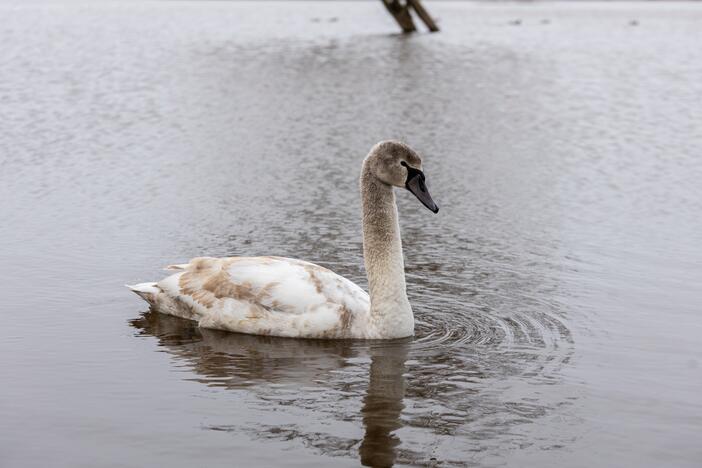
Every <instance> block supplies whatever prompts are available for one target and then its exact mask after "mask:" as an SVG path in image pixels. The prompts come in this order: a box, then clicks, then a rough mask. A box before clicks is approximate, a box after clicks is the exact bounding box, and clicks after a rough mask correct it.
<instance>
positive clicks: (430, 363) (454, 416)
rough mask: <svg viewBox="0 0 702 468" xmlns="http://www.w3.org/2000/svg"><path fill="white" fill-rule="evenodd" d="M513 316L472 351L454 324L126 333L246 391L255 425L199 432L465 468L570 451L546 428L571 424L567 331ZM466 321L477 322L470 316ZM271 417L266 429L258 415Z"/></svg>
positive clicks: (157, 325)
mask: <svg viewBox="0 0 702 468" xmlns="http://www.w3.org/2000/svg"><path fill="white" fill-rule="evenodd" d="M436 315H437V313H434V314H433V315H432V317H433V316H436ZM512 317H514V319H513V320H508V319H504V320H503V321H502V322H499V323H500V324H501V325H503V327H499V328H497V327H494V328H489V327H487V326H485V327H483V328H474V329H473V330H472V333H471V330H466V331H465V333H464V335H465V337H468V338H470V337H472V338H473V339H474V340H475V341H476V342H478V343H463V342H462V341H461V340H459V339H455V337H454V335H453V334H454V333H457V330H458V331H459V332H460V327H459V326H458V325H457V326H455V327H453V328H452V329H451V330H450V332H447V333H445V334H442V333H438V335H437V333H436V328H437V327H436V326H435V324H433V325H430V326H428V325H427V324H425V323H423V322H421V321H420V322H418V325H417V329H418V330H419V333H418V337H416V338H415V339H414V340H412V339H408V340H399V341H397V340H389V341H375V342H369V341H365V342H364V341H348V340H329V341H323V340H299V339H288V338H275V337H269V336H254V335H242V334H235V333H228V332H222V331H217V330H208V329H200V328H198V327H197V325H196V324H195V322H191V321H188V320H183V319H179V318H176V317H171V316H166V315H161V314H158V313H155V312H147V313H145V314H143V315H142V316H141V317H140V318H138V319H135V320H133V321H131V325H132V326H133V327H135V328H136V329H137V330H138V335H140V336H147V337H155V338H156V339H157V340H158V344H159V346H160V348H161V349H164V350H166V351H167V352H168V353H169V354H170V355H172V356H173V357H174V358H175V359H176V360H177V361H178V363H177V364H178V365H179V367H185V368H187V369H189V370H190V371H191V372H189V373H188V374H187V378H188V379H189V380H195V381H198V382H201V383H202V384H205V385H207V386H210V387H219V388H224V389H227V390H245V392H243V393H242V394H241V397H242V398H243V400H244V403H243V404H244V405H245V407H246V408H247V409H248V410H250V411H252V412H254V414H256V417H254V418H253V419H254V420H255V421H256V422H254V423H251V422H243V420H244V419H247V418H244V417H241V415H240V417H239V419H237V420H234V421H231V420H226V421H225V422H224V424H218V425H210V426H207V427H206V429H210V430H216V431H229V432H236V433H245V434H247V435H248V436H250V437H252V438H255V439H269V440H278V441H291V443H294V444H297V443H299V444H302V445H304V446H305V447H307V448H309V449H312V450H313V451H314V452H317V453H321V454H324V455H327V456H342V457H360V460H361V463H362V464H364V465H367V466H391V465H393V464H395V463H396V464H420V465H432V464H436V463H441V464H442V466H465V462H466V460H473V461H475V460H479V459H481V457H482V458H489V457H491V456H498V455H500V454H504V451H505V450H506V449H510V450H517V451H521V450H525V448H528V447H532V446H533V447H536V448H539V450H541V448H543V447H546V448H559V447H563V446H567V444H568V443H569V442H572V440H571V439H572V437H571V438H570V439H568V437H567V434H569V433H570V432H569V430H562V429H563V428H562V427H561V426H559V425H557V424H553V421H554V420H561V421H563V423H564V424H571V423H572V421H573V418H572V417H570V416H569V415H568V407H569V406H570V405H571V404H572V403H573V401H574V399H575V397H574V396H573V395H572V394H570V392H569V391H568V387H567V386H566V387H564V386H563V380H562V375H561V374H562V370H563V368H564V366H567V365H568V361H569V359H570V356H571V354H572V345H571V343H572V341H571V340H570V335H569V332H568V330H567V329H565V328H563V327H561V326H559V325H560V322H558V321H556V320H555V319H550V318H549V317H548V316H545V315H544V316H543V317H540V319H539V320H538V322H537V321H536V320H534V319H532V320H526V319H525V318H524V317H523V316H520V315H518V314H513V315H512ZM473 320H474V322H473V323H474V324H478V325H479V324H480V323H481V322H480V316H479V315H478V314H476V315H474V317H473ZM487 323H490V322H487ZM459 325H460V324H459ZM537 325H538V326H537ZM502 329H504V330H507V332H506V333H504V335H503V336H501V335H500V333H499V330H502ZM452 338H453V339H452ZM468 338H465V339H468ZM182 364H184V366H183V365H182ZM548 387H551V388H553V391H547V388H548ZM271 411H276V413H275V424H274V425H270V424H266V423H264V422H263V421H265V420H266V419H268V420H270V419H269V418H259V417H258V416H259V415H263V414H268V413H270V412H271ZM546 416H549V419H548V420H549V421H551V424H548V425H539V427H540V428H541V432H540V433H539V434H538V435H536V436H535V435H534V434H531V433H529V432H528V431H526V430H523V429H522V428H524V427H534V426H533V425H532V424H533V423H534V422H536V421H538V420H540V419H543V418H544V417H546ZM223 417H226V415H223ZM248 419H251V418H248ZM332 422H333V424H331V423H332ZM576 424H577V421H576ZM359 428H362V429H361V430H359ZM434 457H436V460H433V458H434Z"/></svg>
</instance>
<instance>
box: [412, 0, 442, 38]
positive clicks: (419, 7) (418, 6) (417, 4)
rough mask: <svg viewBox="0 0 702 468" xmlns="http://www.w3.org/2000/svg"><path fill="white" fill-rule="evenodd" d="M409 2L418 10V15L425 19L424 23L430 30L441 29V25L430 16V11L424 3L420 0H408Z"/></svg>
mask: <svg viewBox="0 0 702 468" xmlns="http://www.w3.org/2000/svg"><path fill="white" fill-rule="evenodd" d="M407 4H408V5H409V6H411V7H412V8H414V11H416V12H417V15H418V16H419V17H420V18H421V19H422V21H424V24H426V25H427V28H429V31H431V32H438V31H439V27H438V26H437V25H436V23H435V22H434V20H433V19H432V17H431V16H429V12H428V11H427V10H426V9H425V8H424V7H423V6H422V3H421V2H420V1H419V0H407Z"/></svg>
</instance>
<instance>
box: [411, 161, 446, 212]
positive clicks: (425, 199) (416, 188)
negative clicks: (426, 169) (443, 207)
mask: <svg viewBox="0 0 702 468" xmlns="http://www.w3.org/2000/svg"><path fill="white" fill-rule="evenodd" d="M405 187H406V188H407V190H409V191H410V192H412V193H413V194H414V196H415V197H417V198H419V201H420V202H422V204H423V205H424V206H426V207H427V208H429V209H430V210H431V211H433V212H434V213H438V212H439V207H438V206H436V203H434V200H432V199H431V195H430V194H429V190H428V189H427V184H425V183H424V173H423V172H422V171H420V170H419V169H415V168H413V167H407V182H405Z"/></svg>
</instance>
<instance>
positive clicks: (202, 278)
mask: <svg viewBox="0 0 702 468" xmlns="http://www.w3.org/2000/svg"><path fill="white" fill-rule="evenodd" d="M403 166H404V167H403ZM418 166H421V159H420V158H419V156H418V155H417V154H416V153H414V151H412V150H411V149H410V148H409V147H407V146H405V145H403V144H401V143H396V142H383V143H379V144H378V145H376V146H375V147H373V149H372V150H371V152H370V154H369V155H368V156H367V157H366V159H365V160H364V163H363V169H362V172H361V195H362V201H363V253H364V259H365V264H366V271H367V274H368V283H369V287H370V288H369V289H370V296H369V295H368V294H367V293H366V292H365V291H363V289H361V288H360V287H359V286H357V285H356V284H354V283H353V282H351V281H349V280H347V279H346V278H344V277H342V276H340V275H337V274H336V273H334V272H332V271H330V270H328V269H326V268H323V267H321V266H318V265H315V264H313V263H309V262H304V261H301V260H294V259H289V258H282V257H230V258H210V257H201V258H196V259H193V260H192V261H191V262H190V263H188V264H183V265H174V266H171V267H168V269H171V270H177V271H178V272H177V273H175V274H173V275H171V276H169V277H167V278H165V279H163V280H161V281H159V282H158V283H141V284H137V285H134V286H129V288H130V289H132V290H133V291H134V292H135V293H137V294H138V295H139V296H141V297H142V298H144V299H145V300H146V301H147V302H148V303H149V304H151V306H152V308H154V309H155V310H157V311H158V312H162V313H166V314H170V315H175V316H178V317H183V318H187V319H191V320H196V321H198V323H199V325H200V326H202V327H205V328H216V329H222V330H229V331H234V332H241V333H250V334H255V335H272V336H285V337H295V338H329V339H346V338H361V339H381V338H402V337H407V336H412V335H413V334H414V316H413V314H412V308H411V306H410V304H409V301H408V299H407V294H406V291H405V276H404V263H403V260H402V244H401V241H400V229H399V224H398V221H397V207H396V204H395V195H394V193H393V188H392V187H393V185H394V186H403V185H405V186H406V187H407V188H408V189H410V190H411V191H412V192H413V193H415V194H416V195H417V197H418V198H419V199H420V200H421V201H422V202H423V203H424V204H425V205H426V206H427V207H429V208H430V209H432V211H435V212H436V211H438V208H436V205H434V203H433V201H431V197H430V196H429V193H428V191H426V186H424V183H423V181H424V176H423V174H422V173H421V171H420V170H419V169H418ZM419 175H421V183H420V182H419V181H418V180H417V179H418V177H419ZM427 200H428V201H427Z"/></svg>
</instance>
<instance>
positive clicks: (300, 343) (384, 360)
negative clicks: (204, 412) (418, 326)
mask: <svg viewBox="0 0 702 468" xmlns="http://www.w3.org/2000/svg"><path fill="white" fill-rule="evenodd" d="M130 324H131V325H132V326H133V327H134V328H136V329H137V330H138V335H139V336H152V337H155V338H156V339H157V340H158V344H159V347H161V348H163V349H165V350H166V351H167V352H168V353H169V354H171V355H172V356H174V357H175V358H176V359H178V361H179V364H182V363H186V364H187V366H188V367H189V368H190V369H191V370H192V371H193V372H194V373H195V374H196V375H197V380H198V381H200V382H201V383H203V384H206V385H208V386H213V387H225V388H228V389H248V390H250V391H252V393H254V394H255V395H258V396H260V397H261V398H262V400H263V399H266V398H267V397H269V396H270V395H268V394H267V393H266V392H269V391H270V392H273V391H276V390H272V389H270V387H268V386H267V385H264V384H269V383H275V384H281V383H283V384H288V385H290V384H292V385H294V386H295V387H297V386H306V385H310V384H311V383H312V382H324V384H323V385H325V386H326V387H327V388H328V389H329V390H334V392H327V393H328V394H329V395H330V396H329V398H334V399H335V398H338V397H336V396H334V395H335V394H336V393H337V392H339V391H341V390H343V391H345V392H348V391H349V388H350V387H349V385H350V382H349V381H347V380H346V379H347V377H344V376H345V375H347V374H344V373H343V372H334V371H339V370H343V369H344V368H347V367H348V366H349V359H352V358H354V359H358V358H361V360H360V361H358V362H363V359H362V358H364V357H370V360H371V364H370V375H369V379H368V385H367V387H366V388H353V389H352V392H353V393H355V395H352V396H351V398H350V400H349V401H351V402H352V403H354V404H353V405H352V406H348V405H347V404H346V402H344V405H342V404H341V403H342V402H340V401H330V402H329V403H330V406H331V407H333V408H335V413H336V414H335V415H334V417H338V411H339V410H341V411H346V412H347V413H348V414H342V415H341V416H342V417H343V419H344V420H357V419H358V412H357V411H358V403H357V401H358V398H361V397H362V407H361V411H360V416H361V418H362V422H363V428H364V434H363V438H362V439H361V440H360V441H359V440H358V439H355V441H354V440H341V439H340V438H339V437H336V436H334V435H332V434H319V433H314V434H312V433H310V434H308V433H306V431H305V430H304V426H303V427H299V428H296V430H295V433H296V435H297V437H299V438H300V439H301V442H302V443H303V444H305V445H307V446H311V447H313V448H314V449H316V450H318V451H320V452H322V453H327V454H333V455H338V454H340V453H343V452H345V453H346V455H349V456H354V455H355V451H356V450H355V449H356V448H357V449H358V455H360V459H361V463H362V464H363V465H364V466H373V467H387V466H392V465H393V464H394V463H395V461H396V460H397V457H398V449H399V446H400V444H401V441H400V439H399V438H398V436H397V434H396V431H397V429H399V428H400V427H401V426H402V422H401V418H400V415H401V413H402V410H403V408H404V404H403V398H404V396H405V378H404V372H405V362H406V361H407V355H408V352H409V347H410V343H411V340H401V341H395V342H392V343H368V342H365V343H364V342H358V341H356V342H354V341H344V340H338V341H322V340H296V339H285V338H275V337H265V336H254V335H242V334H235V333H227V332H221V331H217V330H207V329H200V328H198V327H197V326H196V325H195V324H194V322H191V321H188V320H183V319H179V318H176V317H171V316H167V315H162V314H158V313H155V312H147V313H145V314H143V315H142V316H141V317H139V318H138V319H135V320H132V321H131V322H130ZM364 391H365V395H364ZM355 397H358V398H356V400H355V401H354V398H355ZM319 403H320V402H316V403H315V406H314V407H312V408H310V410H312V411H318V409H319V407H320V406H323V405H319ZM293 404H295V405H296V406H297V407H298V408H301V407H305V405H306V404H309V403H306V402H303V401H300V402H293ZM240 429H242V430H243V429H244V428H237V427H233V428H228V429H227V430H240ZM259 429H260V434H259V435H260V436H261V437H262V438H268V437H270V432H269V431H268V429H267V428H265V427H261V428H259ZM254 432H255V431H254ZM280 433H281V434H287V433H289V432H287V431H281V432H280ZM320 436H321V437H322V438H323V440H319V438H320Z"/></svg>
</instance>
